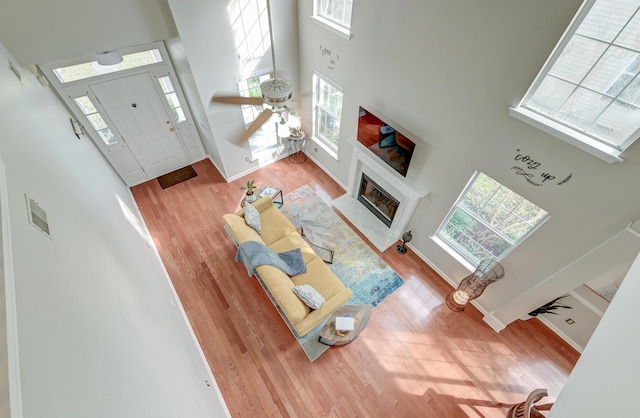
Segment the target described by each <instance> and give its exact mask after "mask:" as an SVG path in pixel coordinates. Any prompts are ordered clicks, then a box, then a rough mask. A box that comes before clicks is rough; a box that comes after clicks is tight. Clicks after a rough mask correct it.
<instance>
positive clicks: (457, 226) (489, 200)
mask: <svg viewBox="0 0 640 418" xmlns="http://www.w3.org/2000/svg"><path fill="white" fill-rule="evenodd" d="M548 218H549V214H548V213H547V212H546V211H545V210H544V209H542V208H540V207H538V206H536V205H535V204H533V203H531V202H529V201H528V200H527V199H525V198H523V197H522V196H520V195H519V194H517V193H515V192H513V191H512V190H510V189H509V188H507V187H505V186H503V185H502V184H500V183H498V182H497V181H495V180H494V179H492V178H491V177H489V176H487V175H486V174H484V173H482V172H479V171H478V172H476V173H475V174H474V175H473V177H472V178H471V180H470V181H469V183H468V184H467V187H466V188H465V189H464V191H463V192H462V194H461V195H460V197H459V198H458V200H457V201H456V203H455V204H454V205H453V208H452V209H451V211H450V212H449V214H448V215H447V217H446V218H445V220H444V222H443V223H442V225H441V226H440V228H439V229H438V231H437V232H436V237H437V238H439V239H440V240H442V241H443V242H444V243H445V244H446V245H447V246H449V247H450V248H451V249H453V250H455V252H457V253H458V254H460V255H461V256H462V257H464V258H465V259H466V260H467V261H469V262H470V263H471V264H473V265H477V264H478V263H479V262H480V261H482V260H485V259H494V260H497V261H499V260H501V259H502V258H504V256H505V255H506V254H507V253H509V251H511V250H512V249H513V248H515V247H516V246H517V245H518V244H520V243H521V242H522V241H523V240H524V239H525V238H526V237H528V236H529V235H530V234H531V233H533V231H535V230H536V229H537V228H538V227H540V225H542V223H543V222H545V221H546V220H547V219H548Z"/></svg>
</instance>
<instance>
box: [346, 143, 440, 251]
mask: <svg viewBox="0 0 640 418" xmlns="http://www.w3.org/2000/svg"><path fill="white" fill-rule="evenodd" d="M368 153H369V151H368V150H367V149H366V148H364V147H363V150H362V151H361V150H359V149H356V150H355V151H354V153H353V157H352V160H351V170H350V173H349V185H348V187H347V193H346V194H344V195H342V196H340V197H338V198H337V199H335V200H334V201H333V206H334V207H335V208H336V209H337V210H338V211H339V212H340V213H341V214H342V215H344V217H345V218H347V219H348V220H349V222H351V223H352V224H353V226H354V227H356V228H357V229H358V230H359V231H360V232H361V233H362V234H363V235H364V236H365V237H367V239H368V240H369V241H370V242H371V243H372V244H373V245H374V246H375V247H376V248H377V249H378V250H380V251H385V250H386V249H387V248H389V247H390V246H392V245H393V244H394V243H395V242H397V241H398V240H399V239H400V237H401V236H402V234H403V233H404V232H405V228H406V226H407V224H408V223H409V220H410V219H411V216H412V215H413V212H414V211H415V209H416V207H417V206H418V203H419V202H420V199H421V198H423V197H424V196H426V195H427V194H429V190H427V189H426V188H425V187H424V186H422V185H420V184H417V183H415V182H413V181H411V180H410V179H407V178H400V176H399V175H398V174H397V173H395V172H394V171H393V169H391V168H390V167H389V166H387V165H386V164H384V163H383V162H381V161H379V160H378V159H376V158H374V157H372V156H369V155H368ZM363 174H364V175H365V177H366V178H368V179H369V180H371V181H372V182H373V183H374V184H375V185H376V186H378V187H380V188H381V189H382V190H384V192H385V193H386V194H388V195H390V196H391V199H392V200H393V201H396V202H397V207H396V208H395V210H394V213H393V216H392V219H391V220H389V222H384V221H383V220H381V219H380V217H379V216H377V215H374V213H373V212H372V211H371V210H370V209H369V208H367V207H366V206H365V204H363V203H361V202H360V201H358V196H359V195H360V190H361V179H362V178H363ZM387 203H389V202H386V201H385V204H387Z"/></svg>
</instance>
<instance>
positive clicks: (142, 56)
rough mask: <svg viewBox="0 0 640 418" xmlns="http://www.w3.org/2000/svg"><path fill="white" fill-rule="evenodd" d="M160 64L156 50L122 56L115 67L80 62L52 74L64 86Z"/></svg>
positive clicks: (94, 62)
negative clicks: (73, 82)
mask: <svg viewBox="0 0 640 418" xmlns="http://www.w3.org/2000/svg"><path fill="white" fill-rule="evenodd" d="M161 62H163V59H162V54H161V53H160V50H159V49H157V48H156V49H149V50H146V51H139V52H133V53H131V54H126V55H123V56H122V62H120V63H119V64H115V65H100V64H98V63H97V62H96V61H90V62H82V63H80V64H74V65H69V66H66V67H60V68H54V69H53V73H54V74H55V75H56V77H57V78H58V80H60V83H62V84H64V83H70V82H72V81H78V80H84V79H87V78H91V77H96V76H99V75H103V74H111V73H115V72H118V71H124V70H130V69H132V68H139V67H144V66H146V65H152V64H158V63H161Z"/></svg>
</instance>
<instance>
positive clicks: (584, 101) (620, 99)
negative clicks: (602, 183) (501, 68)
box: [511, 0, 640, 162]
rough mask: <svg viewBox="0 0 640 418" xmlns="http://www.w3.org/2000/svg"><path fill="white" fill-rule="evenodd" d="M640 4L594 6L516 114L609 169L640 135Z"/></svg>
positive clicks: (620, 0) (594, 1) (597, 0)
mask: <svg viewBox="0 0 640 418" xmlns="http://www.w3.org/2000/svg"><path fill="white" fill-rule="evenodd" d="M639 9H640V1H638V0H588V1H586V2H585V3H584V4H583V6H582V8H581V9H580V10H579V11H578V14H577V16H576V18H575V19H574V21H573V23H572V25H571V26H570V27H569V29H568V30H567V32H566V33H565V35H564V36H563V37H562V38H561V39H560V42H559V43H558V45H557V46H556V48H555V50H554V51H553V53H552V55H551V57H550V58H549V60H548V61H547V63H546V64H545V66H544V67H543V68H542V70H541V72H540V74H539V75H538V76H537V77H536V79H535V80H534V82H533V84H532V85H531V87H530V88H529V91H528V92H527V93H526V94H525V96H524V98H523V99H522V101H521V102H520V104H519V105H518V106H517V107H516V108H513V109H512V111H511V114H512V115H514V116H515V117H518V118H519V119H522V120H524V121H525V122H528V123H530V124H532V125H534V126H536V127H538V128H541V129H543V130H545V131H546V132H548V133H550V134H553V135H555V136H557V137H559V138H561V139H563V140H565V141H566V142H569V143H572V144H573V145H576V146H578V147H580V148H581V149H584V150H585V151H588V152H590V153H592V154H593V155H596V156H598V157H600V158H602V159H604V160H607V161H609V162H613V161H620V160H621V159H620V154H621V153H622V152H623V151H624V150H625V149H626V148H628V147H629V146H630V145H631V144H632V143H633V142H634V141H635V140H636V139H638V136H639V135H640V77H639V74H640V13H639Z"/></svg>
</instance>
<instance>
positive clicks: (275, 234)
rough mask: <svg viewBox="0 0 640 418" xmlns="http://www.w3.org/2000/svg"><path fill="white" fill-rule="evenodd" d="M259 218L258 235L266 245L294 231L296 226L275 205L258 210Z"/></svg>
mask: <svg viewBox="0 0 640 418" xmlns="http://www.w3.org/2000/svg"><path fill="white" fill-rule="evenodd" d="M260 219H261V221H262V232H261V233H260V237H261V238H262V240H263V241H264V243H265V244H266V245H268V246H271V244H273V243H274V242H276V241H278V240H279V239H280V238H282V237H283V236H285V235H289V234H291V233H295V232H296V227H295V226H293V224H292V223H291V222H290V221H289V220H288V219H287V217H286V216H284V215H283V214H282V212H280V209H278V208H277V207H275V206H271V207H270V208H268V209H265V210H263V211H262V212H260ZM289 249H291V248H289Z"/></svg>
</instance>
